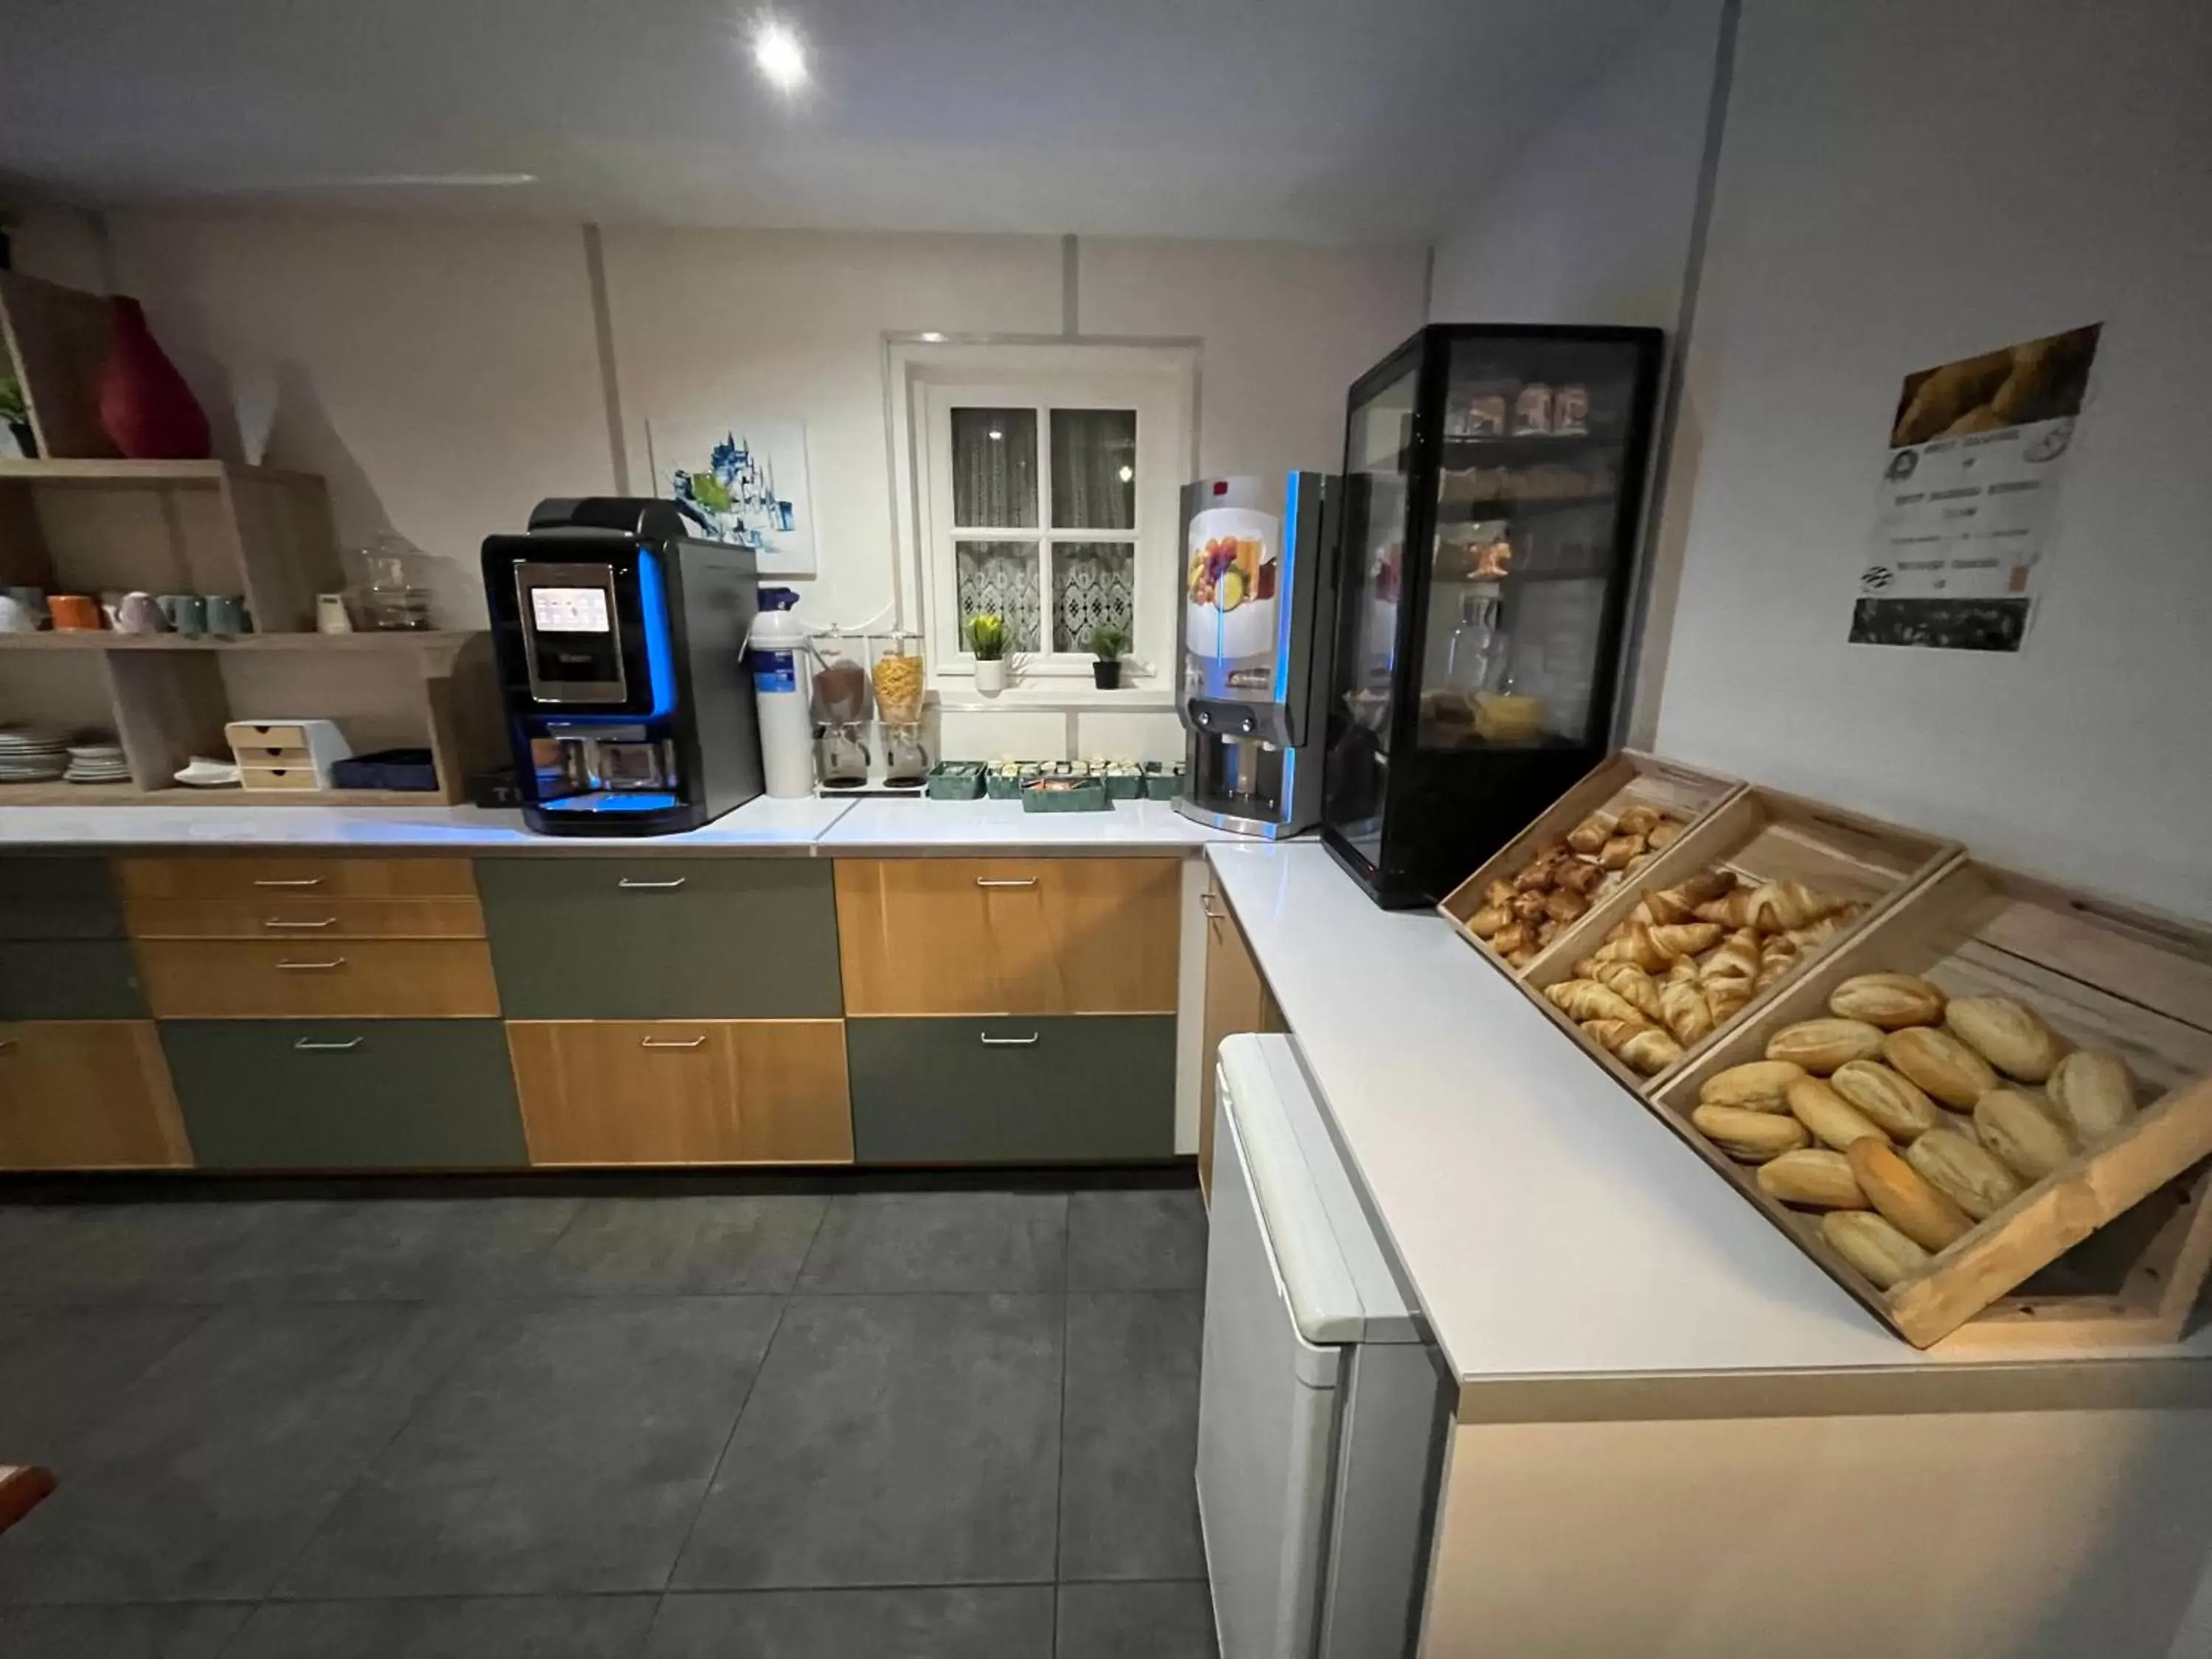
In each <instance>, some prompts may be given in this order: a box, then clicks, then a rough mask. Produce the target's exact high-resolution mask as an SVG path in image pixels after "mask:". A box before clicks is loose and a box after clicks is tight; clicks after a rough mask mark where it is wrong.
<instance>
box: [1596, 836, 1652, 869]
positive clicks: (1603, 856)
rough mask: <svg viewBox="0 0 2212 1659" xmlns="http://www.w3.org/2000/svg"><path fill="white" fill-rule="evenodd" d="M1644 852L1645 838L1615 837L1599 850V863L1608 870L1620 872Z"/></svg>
mask: <svg viewBox="0 0 2212 1659" xmlns="http://www.w3.org/2000/svg"><path fill="white" fill-rule="evenodd" d="M1643 850H1644V837H1643V836H1613V838H1612V839H1611V840H1610V841H1608V842H1606V844H1605V845H1604V846H1602V847H1601V848H1598V849H1597V861H1598V862H1599V863H1600V864H1601V865H1603V866H1605V867H1606V868H1607V869H1608V870H1619V869H1622V868H1624V867H1626V865H1627V863H1628V861H1629V860H1631V859H1632V858H1634V857H1635V856H1636V855H1637V854H1638V853H1640V852H1642V851H1643Z"/></svg>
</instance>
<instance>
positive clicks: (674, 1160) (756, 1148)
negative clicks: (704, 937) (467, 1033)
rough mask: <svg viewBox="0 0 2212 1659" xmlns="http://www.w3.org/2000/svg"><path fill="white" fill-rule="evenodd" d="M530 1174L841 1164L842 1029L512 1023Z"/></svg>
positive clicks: (846, 1128)
mask: <svg viewBox="0 0 2212 1659" xmlns="http://www.w3.org/2000/svg"><path fill="white" fill-rule="evenodd" d="M507 1047H508V1048H509V1050H510V1052H511V1053H512V1054H513V1058H514V1079H515V1085H516V1088H517V1091H519V1093H520V1097H521V1101H522V1121H523V1128H524V1132H525V1133H526V1135H527V1136H528V1138H529V1141H530V1161H531V1162H532V1164H849V1163H851V1162H852V1160H853V1115H852V1105H851V1097H850V1094H849V1091H848V1088H847V1085H846V1078H845V1027H844V1022H843V1021H842V1020H835V1019H793V1020H514V1021H511V1022H509V1024H508V1025H507Z"/></svg>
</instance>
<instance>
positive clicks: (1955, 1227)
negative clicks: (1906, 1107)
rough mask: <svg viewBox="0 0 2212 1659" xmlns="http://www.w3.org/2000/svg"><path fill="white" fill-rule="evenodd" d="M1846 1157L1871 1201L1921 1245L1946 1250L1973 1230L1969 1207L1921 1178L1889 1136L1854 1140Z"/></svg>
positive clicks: (1891, 1223) (1852, 1171)
mask: <svg viewBox="0 0 2212 1659" xmlns="http://www.w3.org/2000/svg"><path fill="white" fill-rule="evenodd" d="M1844 1157H1846V1158H1850V1161H1851V1173H1852V1174H1853V1175H1855V1176H1857V1177H1858V1182H1859V1190H1860V1191H1861V1192H1863V1193H1864V1194H1866V1195H1867V1201H1868V1202H1869V1204H1872V1205H1873V1206H1874V1207H1875V1209H1877V1210H1879V1211H1881V1214H1882V1218H1884V1219H1885V1220H1887V1222H1888V1223H1889V1224H1890V1225H1892V1226H1893V1227H1895V1228H1896V1229H1897V1231H1899V1232H1901V1233H1903V1234H1904V1235H1905V1237H1907V1238H1909V1239H1911V1241H1912V1242H1913V1243H1915V1244H1917V1245H1919V1246H1920V1247H1921V1249H1924V1250H1941V1249H1943V1248H1944V1247H1945V1246H1946V1245H1948V1244H1951V1243H1955V1242H1956V1241H1957V1240H1959V1239H1960V1238H1962V1237H1965V1236H1966V1233H1967V1232H1969V1231H1972V1227H1973V1225H1974V1224H1973V1222H1972V1220H1970V1219H1969V1218H1967V1215H1966V1212H1965V1211H1964V1210H1962V1209H1960V1207H1959V1206H1957V1205H1955V1204H1954V1203H1953V1202H1952V1201H1951V1200H1949V1199H1948V1198H1946V1197H1944V1196H1943V1194H1941V1193H1939V1192H1937V1191H1936V1188H1933V1187H1931V1186H1929V1184H1928V1183H1927V1182H1925V1181H1923V1180H1922V1179H1921V1176H1920V1172H1919V1171H1918V1170H1915V1169H1914V1168H1913V1167H1912V1166H1911V1164H1907V1163H1906V1162H1905V1160H1904V1159H1903V1158H1900V1157H1899V1156H1898V1154H1897V1152H1896V1150H1895V1149H1894V1148H1893V1147H1892V1146H1890V1144H1889V1143H1888V1142H1887V1140H1856V1141H1853V1142H1852V1143H1851V1147H1850V1151H1849V1152H1846V1153H1844Z"/></svg>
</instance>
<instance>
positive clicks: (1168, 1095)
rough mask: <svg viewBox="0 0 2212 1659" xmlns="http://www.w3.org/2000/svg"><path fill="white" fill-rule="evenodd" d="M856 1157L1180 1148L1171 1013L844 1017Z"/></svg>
mask: <svg viewBox="0 0 2212 1659" xmlns="http://www.w3.org/2000/svg"><path fill="white" fill-rule="evenodd" d="M845 1049H846V1056H847V1060H848V1064H849V1066H850V1070H851V1075H852V1089H853V1155H854V1161H855V1162H856V1163H861V1164H1060V1163H1099V1162H1109V1163H1110V1162H1118V1161H1121V1160H1129V1159H1146V1158H1172V1157H1173V1156H1174V1155H1175V1060H1176V1022H1175V1017H1174V1016H1173V1015H1171V1014H1167V1015H1161V1014H1085V1015H1080V1016H1066V1017H1062V1018H1049V1019H1029V1018H1012V1019H1000V1018H987V1019H978V1018H961V1017H953V1016H948V1017H945V1018H929V1019H848V1020H847V1021H846V1022H845Z"/></svg>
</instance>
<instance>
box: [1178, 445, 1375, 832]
mask: <svg viewBox="0 0 2212 1659" xmlns="http://www.w3.org/2000/svg"><path fill="white" fill-rule="evenodd" d="M1337 506H1338V489H1337V481H1336V480H1335V479H1334V478H1331V477H1328V476H1327V475H1326V474H1323V473H1319V472H1292V473H1289V474H1287V475H1284V476H1275V477H1256V478H1252V477H1248V478H1206V479H1201V480H1200V481H1199V482H1198V483H1191V484H1185V485H1184V486H1183V490H1182V523H1183V551H1184V556H1185V565H1184V592H1183V603H1182V605H1180V606H1179V607H1178V608H1177V612H1176V615H1177V623H1176V630H1177V644H1178V646H1179V647H1180V651H1179V655H1180V657H1181V660H1182V678H1181V681H1180V683H1179V685H1178V690H1177V701H1176V709H1177V712H1178V713H1179V714H1181V715H1182V723H1183V725H1184V726H1185V727H1186V728H1187V729H1188V732H1189V733H1190V738H1189V747H1188V758H1187V763H1186V765H1185V767H1184V773H1185V782H1184V793H1183V795H1182V798H1181V799H1179V800H1178V801H1177V802H1176V806H1177V808H1178V809H1179V810H1180V811H1182V812H1183V813H1184V814H1185V815H1187V816H1188V817H1194V818H1196V819H1198V820H1199V821H1200V823H1210V824H1212V825H1213V826H1215V827H1216V828H1217V829H1230V830H1234V831H1236V832H1237V833H1238V834H1240V835H1247V836H1267V837H1268V838H1269V839H1271V840H1273V839H1278V838H1280V837H1282V836H1295V835H1297V833H1298V832H1299V831H1301V830H1304V829H1311V828H1312V827H1313V826H1314V825H1315V824H1316V823H1318V822H1319V821H1320V817H1321V765H1320V755H1321V743H1322V735H1323V731H1324V727H1325V725H1326V718H1327V709H1326V701H1325V700H1326V698H1327V696H1328V683H1329V646H1330V641H1331V638H1332V634H1333V630H1332V627H1331V622H1330V618H1331V615H1332V613H1333V611H1334V603H1335V592H1336V556H1337V531H1336V518H1337Z"/></svg>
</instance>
